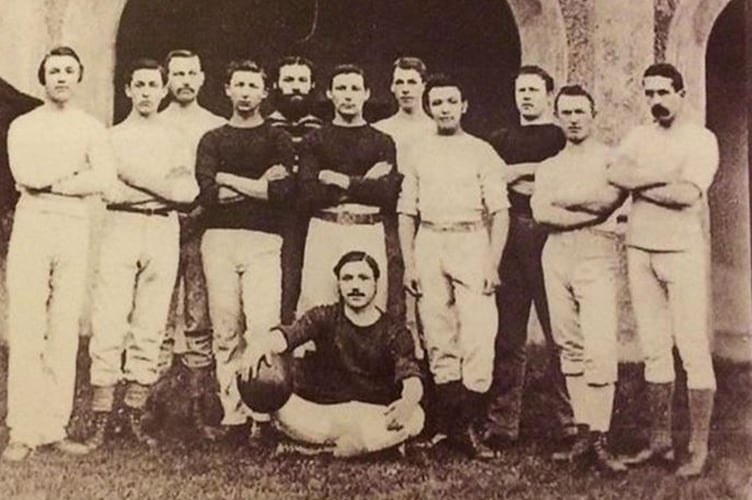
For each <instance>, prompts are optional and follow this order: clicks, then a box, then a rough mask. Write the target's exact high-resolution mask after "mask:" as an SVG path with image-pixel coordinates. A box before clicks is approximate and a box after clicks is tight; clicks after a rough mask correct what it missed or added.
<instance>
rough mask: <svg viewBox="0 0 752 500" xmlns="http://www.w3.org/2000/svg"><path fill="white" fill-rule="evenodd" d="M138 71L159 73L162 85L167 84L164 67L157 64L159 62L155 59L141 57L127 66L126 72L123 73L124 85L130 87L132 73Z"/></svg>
mask: <svg viewBox="0 0 752 500" xmlns="http://www.w3.org/2000/svg"><path fill="white" fill-rule="evenodd" d="M140 69H155V70H157V71H159V76H160V77H161V78H162V85H166V84H167V72H166V71H165V69H164V66H162V65H161V64H159V61H157V60H155V59H149V58H148V57H141V58H139V59H136V60H135V61H133V62H132V63H131V64H130V65H129V66H128V71H126V73H125V84H126V85H130V84H131V81H132V80H133V73H135V72H136V71H138V70H140Z"/></svg>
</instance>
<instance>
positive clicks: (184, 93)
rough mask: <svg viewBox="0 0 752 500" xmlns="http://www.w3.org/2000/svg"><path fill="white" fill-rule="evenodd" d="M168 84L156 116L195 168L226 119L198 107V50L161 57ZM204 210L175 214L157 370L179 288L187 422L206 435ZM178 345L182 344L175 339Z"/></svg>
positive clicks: (171, 332) (167, 358)
mask: <svg viewBox="0 0 752 500" xmlns="http://www.w3.org/2000/svg"><path fill="white" fill-rule="evenodd" d="M165 68H166V69H167V88H168V89H169V91H170V96H171V98H172V100H171V102H170V104H169V105H168V106H167V107H166V108H165V109H164V110H163V111H162V112H161V113H160V117H161V118H162V119H163V120H164V121H165V123H167V124H168V125H169V126H171V127H172V128H173V129H174V130H175V131H177V132H178V133H179V134H180V135H181V137H182V138H183V140H184V143H185V148H186V149H187V152H188V153H189V155H190V160H189V167H190V168H191V169H194V168H195V164H196V160H195V158H196V149H197V148H198V142H199V140H200V139H201V137H202V136H203V135H204V134H205V133H206V132H208V131H209V130H211V129H214V128H217V127H220V126H221V125H222V124H224V123H225V121H226V120H225V119H224V118H222V117H221V116H217V115H215V114H214V113H212V112H210V111H208V110H207V109H205V108H203V107H202V106H201V105H200V104H199V102H198V94H199V91H200V90H201V87H202V86H203V84H204V78H205V77H204V72H203V70H202V68H201V59H200V58H199V56H198V54H196V53H194V52H191V51H190V50H184V49H179V50H173V51H171V52H170V53H168V54H167V57H166V58H165ZM203 210H204V208H203V207H202V206H201V205H199V204H197V203H195V202H194V203H192V204H190V205H187V206H186V209H185V210H184V211H182V212H180V214H179V218H180V263H179V265H178V279H177V282H176V283H175V289H174V291H173V295H172V303H171V304H170V316H169V320H168V328H167V333H168V335H167V339H166V340H165V342H164V344H163V346H162V358H163V365H165V367H164V368H162V370H164V369H165V368H166V366H169V363H170V362H171V358H172V355H173V347H174V345H175V344H176V342H175V336H176V335H177V331H176V327H177V322H178V299H179V294H180V289H181V287H182V291H183V336H184V341H185V352H183V353H182V355H181V356H180V361H181V362H182V364H183V366H185V368H186V374H187V384H188V393H189V396H190V399H191V420H192V422H193V424H194V426H195V427H196V430H197V432H199V434H201V435H204V436H205V437H207V436H206V435H207V434H208V433H209V429H210V428H209V427H208V426H207V425H206V424H205V411H206V408H205V407H206V404H205V401H206V399H207V398H206V396H207V394H205V392H206V389H207V388H208V387H212V386H213V379H212V377H211V365H212V350H211V336H212V331H211V322H210V321H209V306H208V303H207V298H206V278H205V277H204V269H203V266H202V264H201V233H202V231H203V229H202V220H201V216H202V214H203ZM180 343H181V344H182V342H180Z"/></svg>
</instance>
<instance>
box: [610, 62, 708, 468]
mask: <svg viewBox="0 0 752 500" xmlns="http://www.w3.org/2000/svg"><path fill="white" fill-rule="evenodd" d="M642 83H643V89H644V92H645V98H646V100H647V103H648V105H649V106H650V112H651V113H652V115H653V118H654V120H655V121H654V123H652V124H650V125H641V126H638V127H635V128H634V129H633V130H632V131H630V133H629V134H628V135H627V137H625V138H624V140H623V141H622V143H621V145H620V146H619V149H618V155H617V157H616V160H615V161H614V162H613V164H612V165H611V167H610V169H609V177H608V178H609V181H610V182H611V183H612V184H614V185H616V186H618V187H620V188H622V189H627V190H629V191H631V192H632V195H633V199H634V203H633V208H632V213H631V216H630V222H629V229H628V232H627V264H628V272H629V288H630V292H631V296H632V305H633V307H634V311H635V318H636V320H637V333H638V335H639V338H640V342H641V344H642V351H643V353H644V356H645V379H646V380H647V382H648V384H647V394H646V401H647V403H648V407H649V410H650V414H651V432H650V444H649V447H648V448H647V449H645V450H643V451H642V452H641V453H639V454H638V455H637V456H635V457H632V460H631V462H633V463H641V462H645V461H647V460H655V459H657V460H664V459H670V458H671V456H672V455H673V453H672V451H673V450H672V449H671V401H672V394H673V387H674V378H675V374H674V362H673V356H672V347H673V346H674V345H676V347H677V348H678V351H679V355H680V357H681V360H682V363H683V364H684V368H685V370H686V371H687V387H688V389H689V416H690V423H691V436H690V452H691V455H690V457H689V459H688V461H687V462H686V463H684V464H682V465H681V466H680V467H679V468H678V469H677V471H676V473H677V474H678V475H679V476H684V477H689V476H697V475H700V474H702V471H703V468H704V465H705V460H706V458H707V454H708V434H709V431H710V418H711V415H712V413H713V397H714V393H715V388H716V381H715V374H714V372H713V364H712V359H711V356H710V340H709V334H710V332H709V331H708V298H709V293H708V286H709V285H708V274H709V270H708V248H707V245H708V242H707V237H706V234H705V229H704V225H703V216H704V215H705V211H706V210H707V208H706V203H707V201H706V200H707V191H708V188H709V187H710V185H711V184H712V182H713V177H714V175H715V172H716V170H717V169H718V143H717V141H716V138H715V136H714V135H713V133H712V132H710V131H709V130H707V129H706V128H704V127H702V126H701V125H697V124H694V123H692V122H691V121H690V119H689V117H688V116H686V112H685V110H684V107H683V103H684V94H685V90H684V80H683V78H682V75H681V73H679V71H678V70H677V69H676V68H675V67H674V66H672V65H670V64H664V63H661V64H654V65H652V66H650V67H648V69H647V70H646V71H645V73H644V74H643V80H642Z"/></svg>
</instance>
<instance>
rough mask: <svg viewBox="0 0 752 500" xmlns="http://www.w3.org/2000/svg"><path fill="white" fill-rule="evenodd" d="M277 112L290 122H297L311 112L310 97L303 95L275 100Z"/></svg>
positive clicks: (278, 97)
mask: <svg viewBox="0 0 752 500" xmlns="http://www.w3.org/2000/svg"><path fill="white" fill-rule="evenodd" d="M275 103H276V105H277V110H278V111H279V112H280V113H282V115H284V116H285V118H288V119H290V120H297V119H299V118H301V117H303V116H305V115H307V114H308V113H310V112H311V96H310V94H308V95H303V94H292V95H283V94H281V93H277V95H276V98H275Z"/></svg>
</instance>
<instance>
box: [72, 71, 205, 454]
mask: <svg viewBox="0 0 752 500" xmlns="http://www.w3.org/2000/svg"><path fill="white" fill-rule="evenodd" d="M166 84H167V75H166V73H165V71H164V69H163V68H162V66H161V65H160V64H159V63H158V62H157V61H154V60H152V59H139V60H137V61H135V62H134V63H133V64H131V65H130V67H129V69H128V72H127V73H126V83H125V94H126V95H127V96H128V98H129V99H130V100H131V103H132V108H131V112H130V114H129V115H128V117H127V118H126V119H125V120H124V121H123V122H121V123H119V124H118V125H116V126H114V127H112V129H110V139H111V141H112V145H113V148H114V151H115V158H116V161H117V174H118V179H119V182H118V183H117V189H116V190H115V192H114V193H113V194H112V195H111V196H110V197H109V199H108V202H109V203H108V204H107V212H106V215H105V220H104V227H103V231H102V243H101V247H100V253H99V272H98V273H97V282H96V288H95V290H94V298H93V307H92V337H91V342H90V344H89V354H90V355H91V368H90V375H91V385H92V400H91V409H92V411H93V413H94V426H93V427H94V432H93V434H92V435H91V436H90V437H89V439H88V440H87V444H88V445H89V446H90V447H91V448H98V447H100V446H102V445H103V444H104V442H105V437H106V436H105V434H106V431H107V426H108V422H109V420H110V417H111V413H112V411H113V408H114V407H115V405H114V398H115V387H116V386H117V384H118V383H119V382H121V381H125V383H126V388H125V394H124V397H123V399H124V403H125V408H126V411H127V417H128V420H127V422H128V427H129V429H130V431H131V434H132V435H133V437H135V438H136V440H138V441H139V442H141V443H143V444H145V445H147V446H154V445H156V440H155V439H154V438H153V437H152V436H150V435H149V434H148V433H147V432H146V429H145V426H144V408H145V404H146V400H147V398H148V396H149V393H150V390H151V386H152V384H154V383H155V382H156V381H157V378H158V375H159V373H158V366H159V351H160V346H161V344H162V341H163V340H164V335H165V324H166V322H167V315H168V313H169V308H170V298H171V297H172V290H173V287H174V285H175V278H176V276H177V269H178V261H179V257H180V253H179V252H180V250H179V246H180V226H179V223H178V216H177V212H176V207H177V206H179V205H182V204H187V203H191V202H192V201H193V200H194V199H195V198H196V196H197V195H198V185H197V184H196V179H195V177H194V175H193V168H192V165H191V160H192V155H191V154H190V152H189V151H188V149H187V148H186V147H185V146H184V144H183V141H182V138H181V137H180V136H179V135H178V133H177V132H176V131H174V130H172V129H171V128H170V127H169V126H168V125H167V124H166V123H165V121H164V120H163V119H162V117H161V116H160V115H159V113H158V109H159V103H160V102H161V100H162V99H163V98H164V97H165V96H166V95H167V87H166Z"/></svg>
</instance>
